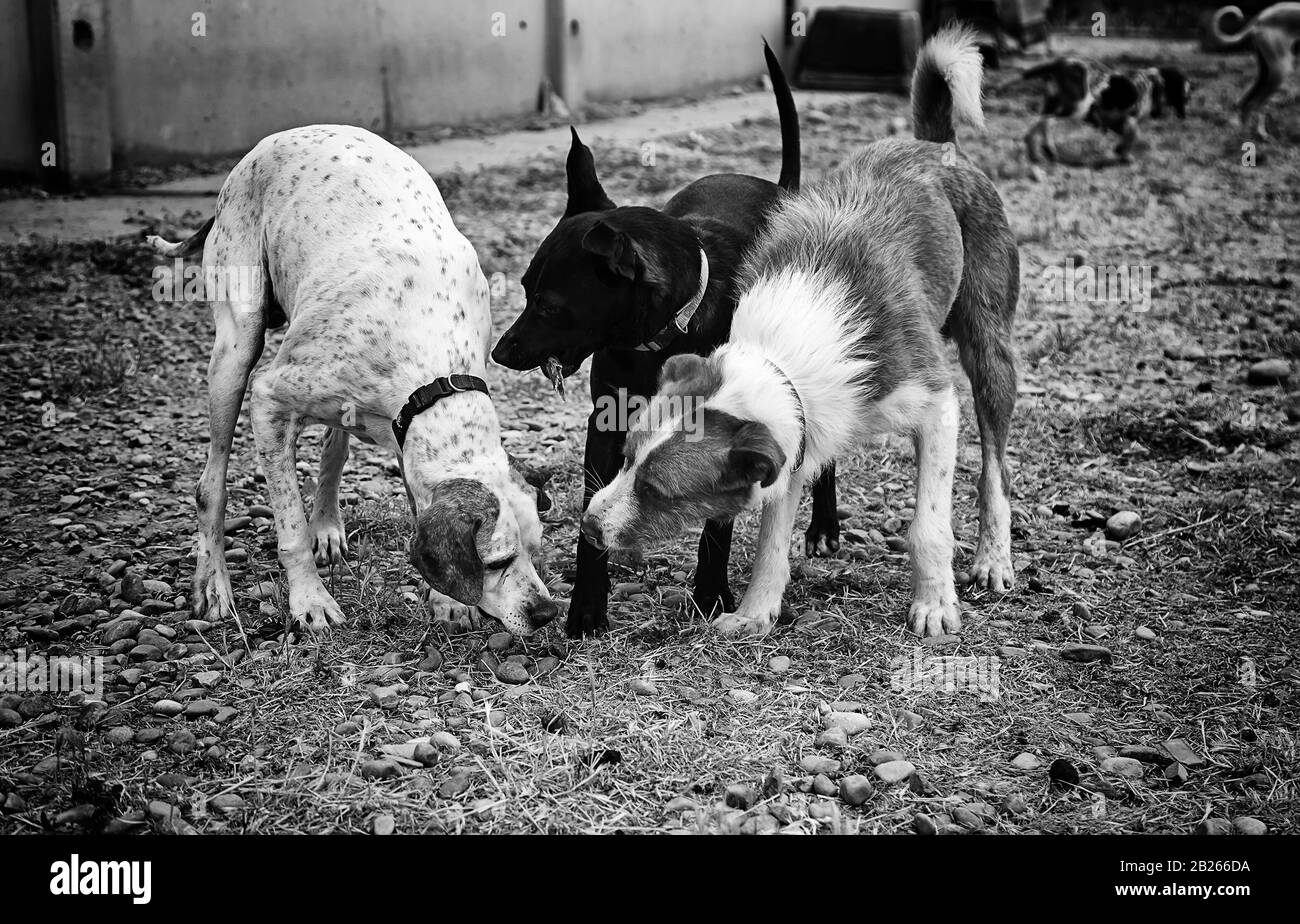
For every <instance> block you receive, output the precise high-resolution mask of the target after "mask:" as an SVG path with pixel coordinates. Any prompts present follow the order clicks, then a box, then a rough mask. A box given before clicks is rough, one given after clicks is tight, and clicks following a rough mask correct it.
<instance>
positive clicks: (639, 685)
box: [627, 677, 659, 696]
mask: <svg viewBox="0 0 1300 924" xmlns="http://www.w3.org/2000/svg"><path fill="white" fill-rule="evenodd" d="M627 688H628V689H629V690H631V691H632V692H633V693H635V694H636V695H637V696H654V695H655V694H656V693H658V692H659V687H658V686H657V685H656V684H655V682H654V681H653V680H649V679H647V678H645V677H637V678H636V679H635V680H633V681H632V682H631V683H629V684H628V685H627Z"/></svg>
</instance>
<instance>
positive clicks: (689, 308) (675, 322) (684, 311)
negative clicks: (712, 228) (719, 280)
mask: <svg viewBox="0 0 1300 924" xmlns="http://www.w3.org/2000/svg"><path fill="white" fill-rule="evenodd" d="M708 287H709V257H708V255H707V254H706V253H705V252H704V248H703V247H701V248H700V284H699V286H698V287H697V288H696V290H695V296H694V297H693V298H692V299H691V300H690V301H689V302H687V303H686V304H685V305H682V307H681V309H680V310H679V311H678V312H677V314H675V315H673V319H672V320H671V321H669V322H668V323H667V324H665V325H664V326H663V329H662V330H660V331H659V333H657V334H655V335H654V336H653V337H652V338H650V339H649V340H647V341H646V342H645V343H643V344H641V345H640V346H639V347H637V350H639V351H641V352H642V353H657V352H659V351H660V350H662V349H663V348H664V347H666V346H668V344H670V343H672V341H673V338H675V337H676V336H677V335H678V334H684V333H686V328H687V327H689V326H690V323H691V318H693V317H695V312H696V311H698V310H699V308H700V303H701V302H703V301H704V291H705V290H706V289H708Z"/></svg>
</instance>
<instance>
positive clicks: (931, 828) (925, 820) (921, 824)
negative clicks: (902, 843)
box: [912, 812, 939, 835]
mask: <svg viewBox="0 0 1300 924" xmlns="http://www.w3.org/2000/svg"><path fill="white" fill-rule="evenodd" d="M912 830H913V831H915V832H916V833H917V834H925V835H932V834H938V833H939V826H938V825H936V824H935V823H934V819H933V818H931V817H930V816H929V815H927V814H925V813H924V812H918V813H917V814H915V815H913V816H912Z"/></svg>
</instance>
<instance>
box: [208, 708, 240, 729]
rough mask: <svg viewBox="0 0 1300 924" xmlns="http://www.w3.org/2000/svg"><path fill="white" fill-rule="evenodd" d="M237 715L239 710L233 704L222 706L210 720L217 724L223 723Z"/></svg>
mask: <svg viewBox="0 0 1300 924" xmlns="http://www.w3.org/2000/svg"><path fill="white" fill-rule="evenodd" d="M237 715H239V710H238V709H236V708H235V707H234V706H222V707H221V708H220V709H218V710H217V712H216V715H214V716H213V717H212V721H214V722H216V723H217V724H218V725H225V724H226V723H227V722H229V721H230V720H231V719H233V718H234V717H235V716H237Z"/></svg>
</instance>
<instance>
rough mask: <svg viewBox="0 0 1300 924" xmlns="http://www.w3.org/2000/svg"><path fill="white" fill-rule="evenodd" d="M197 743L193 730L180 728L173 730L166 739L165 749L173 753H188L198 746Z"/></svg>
mask: <svg viewBox="0 0 1300 924" xmlns="http://www.w3.org/2000/svg"><path fill="white" fill-rule="evenodd" d="M198 743H199V742H198V739H197V738H195V737H194V732H192V731H189V730H188V729H185V728H182V729H181V730H180V731H176V732H173V733H172V735H171V737H169V738H168V739H167V750H169V751H171V752H172V753H173V754H188V753H189V752H190V751H192V750H194V749H195V748H196V747H197V746H198Z"/></svg>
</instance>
